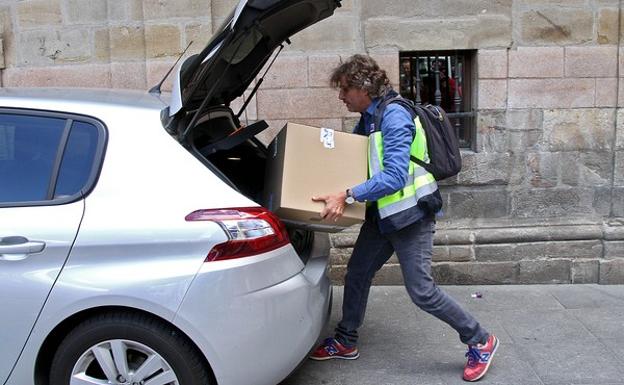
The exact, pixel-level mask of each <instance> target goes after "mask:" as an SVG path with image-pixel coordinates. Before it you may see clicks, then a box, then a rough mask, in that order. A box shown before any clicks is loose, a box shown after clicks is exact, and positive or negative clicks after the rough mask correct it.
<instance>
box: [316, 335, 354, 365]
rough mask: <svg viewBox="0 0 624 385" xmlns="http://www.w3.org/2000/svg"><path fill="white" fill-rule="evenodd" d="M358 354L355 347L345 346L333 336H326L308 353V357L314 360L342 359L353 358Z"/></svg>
mask: <svg viewBox="0 0 624 385" xmlns="http://www.w3.org/2000/svg"><path fill="white" fill-rule="evenodd" d="M359 356H360V353H359V352H358V349H357V347H355V346H353V347H350V348H349V347H346V346H344V345H343V344H341V343H340V342H338V341H337V340H336V339H335V338H326V339H325V341H323V343H322V344H320V345H319V346H318V347H317V348H316V349H315V350H314V352H312V354H311V355H310V359H312V360H316V361H325V360H331V359H332V358H339V359H342V360H355V359H356V358H358V357H359Z"/></svg>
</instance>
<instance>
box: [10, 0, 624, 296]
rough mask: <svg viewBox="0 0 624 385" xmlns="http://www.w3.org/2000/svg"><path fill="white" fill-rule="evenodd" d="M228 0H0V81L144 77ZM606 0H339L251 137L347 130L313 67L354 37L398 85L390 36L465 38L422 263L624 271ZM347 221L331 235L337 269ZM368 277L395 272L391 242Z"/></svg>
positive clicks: (623, 206)
mask: <svg viewBox="0 0 624 385" xmlns="http://www.w3.org/2000/svg"><path fill="white" fill-rule="evenodd" d="M235 3H236V1H234V0H213V1H210V0H98V1H93V0H23V1H17V0H11V1H9V0H0V24H1V28H2V39H3V40H2V43H3V44H2V48H3V57H2V60H0V66H2V67H4V69H3V70H2V84H3V85H4V86H41V85H49V86H93V87H113V88H140V89H147V88H148V87H150V86H152V85H154V84H156V83H157V82H158V81H159V80H160V79H161V78H162V76H163V75H164V73H165V72H166V70H167V69H168V68H169V66H170V65H171V63H172V62H173V61H174V60H175V58H176V57H177V55H179V53H180V52H181V51H182V50H183V49H184V47H186V45H187V44H188V43H189V42H190V41H191V40H193V41H194V44H193V45H192V47H191V52H197V51H199V50H200V49H201V48H202V47H203V45H204V44H205V43H206V41H207V40H208V38H209V37H210V35H211V32H212V31H213V30H214V29H216V28H217V27H218V26H219V24H220V23H221V22H222V20H223V19H224V17H225V16H226V15H227V13H228V12H229V11H230V9H231V8H232V7H233V6H234V5H235ZM619 3H620V2H619V0H550V1H548V0H456V1H442V2H434V3H432V2H430V1H425V0H385V1H379V0H344V1H343V6H342V8H340V9H338V10H337V12H336V14H335V15H334V16H332V17H331V18H329V19H327V20H324V21H322V22H321V23H319V24H317V25H315V26H313V27H311V28H309V29H307V30H305V31H303V32H301V33H299V34H298V35H296V36H294V37H293V38H292V39H291V40H292V45H290V46H288V47H286V48H285V50H284V52H283V53H282V55H281V56H280V57H279V58H278V59H277V61H276V62H275V65H274V66H273V68H272V70H271V71H270V72H269V74H268V76H267V78H266V79H265V81H264V83H263V85H262V86H261V88H260V90H259V92H258V94H257V96H256V97H255V98H254V100H253V101H252V103H251V104H250V107H249V108H248V110H247V114H246V115H245V116H244V117H245V118H246V119H248V120H250V121H254V120H257V119H265V120H267V121H268V122H269V124H270V125H271V129H270V130H269V131H268V132H266V133H264V136H265V138H264V139H269V138H270V137H271V136H272V135H274V134H275V133H276V132H277V130H278V129H279V128H281V126H282V125H283V124H284V122H286V121H287V120H288V121H295V122H300V123H305V124H312V125H316V126H323V127H330V128H334V129H337V130H345V131H348V130H350V129H351V127H352V126H353V124H354V122H355V121H356V120H357V115H355V114H351V113H349V112H348V111H347V110H346V109H345V108H344V106H343V105H342V103H340V102H339V101H338V99H337V93H336V91H335V90H333V89H331V88H330V87H329V86H328V83H327V76H328V72H329V70H330V69H331V68H332V67H333V66H335V65H336V64H337V63H339V62H340V60H341V59H343V58H346V57H348V56H350V55H351V54H353V53H361V52H367V53H369V54H371V55H372V56H373V57H375V58H376V59H377V60H378V61H379V62H380V64H382V66H383V67H385V68H386V69H387V70H388V74H389V76H390V78H391V80H392V82H393V84H395V85H397V84H398V81H399V72H398V67H399V60H398V56H399V52H400V51H404V50H405V51H409V50H442V49H470V50H475V52H476V61H477V65H476V70H475V73H474V74H473V76H474V79H475V82H474V84H475V85H476V86H475V87H474V90H473V95H472V97H473V98H472V99H473V100H475V101H476V103H475V105H474V108H475V110H476V112H477V117H476V129H477V134H476V143H475V146H474V148H473V149H471V150H465V151H464V152H463V159H464V170H463V171H462V173H461V174H460V175H459V176H458V177H456V178H453V179H452V180H450V181H446V182H444V183H443V187H442V191H443V195H444V198H445V202H446V205H445V210H444V211H445V215H444V217H443V218H441V219H440V220H439V222H438V225H439V226H438V227H439V229H438V232H437V234H436V247H435V255H434V274H435V275H436V278H437V279H438V281H439V282H443V283H544V282H547V283H565V282H573V283H589V282H600V283H624V219H623V218H624V120H623V118H624V115H623V114H624V112H623V111H624V110H622V109H621V108H620V107H622V105H623V104H624V101H623V100H624V98H622V97H621V95H622V92H623V91H624V88H623V87H622V84H623V83H622V81H621V74H622V73H623V71H622V68H623V65H624V59H620V58H621V57H622V55H621V54H622V44H621V40H622V39H621V36H620V32H619V31H620V25H619V24H620V17H619V15H620V9H619ZM432 4H435V5H432ZM167 87H168V83H166V84H165V88H167ZM240 103H241V101H237V105H240ZM356 234H357V228H353V229H349V230H347V231H345V232H343V233H341V234H337V235H335V236H333V237H332V241H333V244H334V248H333V249H332V258H333V262H334V268H333V272H332V274H333V277H334V279H335V280H336V281H340V280H341V277H342V275H343V273H344V270H345V263H346V260H347V259H348V256H349V255H350V254H349V253H350V250H351V248H352V246H353V242H354V239H355V236H356ZM376 282H378V283H386V284H388V283H400V282H401V275H400V269H399V267H398V265H397V262H396V258H394V257H393V258H392V259H391V260H390V261H389V263H388V264H387V265H386V266H385V267H384V268H383V269H382V271H381V272H380V273H379V274H378V276H377V278H376Z"/></svg>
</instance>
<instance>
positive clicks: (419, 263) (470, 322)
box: [336, 217, 488, 346]
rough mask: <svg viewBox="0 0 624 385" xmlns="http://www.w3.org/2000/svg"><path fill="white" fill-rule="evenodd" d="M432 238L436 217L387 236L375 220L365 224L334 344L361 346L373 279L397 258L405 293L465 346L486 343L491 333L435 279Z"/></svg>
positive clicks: (348, 277) (349, 268) (347, 279)
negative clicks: (390, 260) (456, 335)
mask: <svg viewBox="0 0 624 385" xmlns="http://www.w3.org/2000/svg"><path fill="white" fill-rule="evenodd" d="M434 232H435V220H434V219H433V218H432V217H425V218H423V219H421V220H419V221H418V222H416V223H414V224H412V225H409V226H407V227H405V228H403V229H401V230H399V231H396V232H393V233H389V234H381V233H380V232H379V228H378V226H377V223H376V221H375V220H369V219H367V220H366V221H365V222H364V224H363V225H362V229H361V230H360V234H359V236H358V239H357V241H356V242H355V247H354V249H353V254H352V255H351V259H350V260H349V263H348V265H347V274H346V276H345V286H344V296H343V300H342V320H341V321H340V323H338V326H337V327H336V339H337V340H338V341H339V342H340V343H342V344H343V345H345V346H355V345H356V344H357V339H358V333H357V329H358V328H359V327H360V326H361V325H362V322H363V321H364V313H365V312H366V303H367V301H368V293H369V291H370V286H371V282H372V279H373V276H374V275H375V273H376V272H377V271H378V270H379V269H381V267H382V266H383V265H384V263H386V261H387V260H388V259H389V258H390V256H392V253H393V252H396V254H397V257H398V258H399V263H400V264H401V271H402V272H403V280H404V282H405V288H406V289H407V292H408V294H409V296H410V298H411V299H412V301H413V302H414V304H416V306H418V307H419V308H421V309H422V310H424V311H426V312H427V313H429V314H431V315H433V316H435V317H437V318H438V319H440V320H442V321H444V322H446V323H447V324H449V325H450V326H451V327H452V328H453V329H455V330H456V331H457V332H458V333H459V338H460V340H461V341H462V342H463V343H465V344H469V345H475V344H477V343H484V342H485V341H486V340H487V338H488V333H487V331H485V330H484V329H483V328H481V326H480V325H479V323H478V322H477V320H476V319H475V318H474V317H473V316H472V315H470V314H469V313H468V312H466V311H465V310H464V309H462V308H461V307H460V306H459V304H458V303H457V302H455V300H453V299H452V298H451V297H449V296H448V295H447V294H446V293H444V292H443V291H442V290H440V288H438V287H437V286H436V284H435V282H434V281H433V278H432V277H431V255H432V251H433V233H434Z"/></svg>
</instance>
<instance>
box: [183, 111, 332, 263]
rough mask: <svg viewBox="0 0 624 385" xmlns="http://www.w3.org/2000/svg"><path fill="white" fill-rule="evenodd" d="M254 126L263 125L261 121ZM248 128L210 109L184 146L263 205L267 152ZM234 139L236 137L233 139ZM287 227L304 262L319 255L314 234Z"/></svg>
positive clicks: (227, 180)
mask: <svg viewBox="0 0 624 385" xmlns="http://www.w3.org/2000/svg"><path fill="white" fill-rule="evenodd" d="M256 124H262V125H265V124H264V122H258V123H256ZM251 128H252V125H250V126H248V127H244V128H240V122H239V121H238V119H237V118H236V116H235V115H234V114H233V112H232V111H231V110H230V109H229V108H227V107H217V108H212V109H210V110H208V111H207V112H206V113H205V114H203V116H202V118H201V119H199V120H198V122H197V124H196V126H195V127H193V129H192V130H191V135H190V136H189V139H188V142H187V143H188V145H189V147H190V149H191V152H192V153H193V154H194V155H195V156H197V157H199V158H200V159H202V160H207V161H208V163H209V164H208V165H209V166H210V168H211V169H212V170H213V171H215V172H216V173H217V175H219V176H220V177H221V178H222V179H224V181H226V182H228V183H230V184H232V185H234V186H235V187H236V188H237V189H238V190H239V191H240V192H241V193H242V194H243V195H245V196H246V197H248V198H250V199H252V200H253V201H255V202H256V203H258V204H260V205H263V196H264V185H265V180H266V178H265V165H266V159H267V153H268V150H267V147H266V146H265V145H264V144H263V143H262V142H260V141H259V140H257V139H256V138H255V136H252V135H250V134H249V133H246V132H245V131H246V130H247V131H252V130H251ZM248 129H250V130H248ZM258 129H260V130H261V129H262V126H258ZM234 136H236V137H237V138H236V139H234V138H233V137H234ZM223 143H226V144H225V145H223ZM286 227H287V228H288V234H289V236H290V242H291V243H292V244H293V246H294V248H295V250H296V251H297V254H299V256H300V257H301V258H302V260H303V261H304V263H305V262H307V260H308V258H309V257H310V255H311V254H316V253H317V252H319V251H313V245H314V243H315V242H314V239H315V232H314V231H311V230H307V229H304V228H302V226H297V224H293V223H287V224H286ZM319 236H320V237H327V234H317V237H319ZM317 243H318V242H317ZM314 249H316V247H314ZM327 252H329V250H327Z"/></svg>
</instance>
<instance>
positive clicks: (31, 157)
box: [0, 114, 66, 203]
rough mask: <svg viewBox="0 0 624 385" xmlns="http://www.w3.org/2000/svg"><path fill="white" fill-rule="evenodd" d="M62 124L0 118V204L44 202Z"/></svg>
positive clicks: (40, 119) (62, 121)
mask: <svg viewBox="0 0 624 385" xmlns="http://www.w3.org/2000/svg"><path fill="white" fill-rule="evenodd" d="M65 124H66V120H65V119H59V118H49V117H39V116H26V115H17V114H0V203H9V202H31V201H41V200H45V199H47V193H48V187H49V185H50V177H51V175H52V169H53V167H54V161H55V159H56V155H57V151H58V146H59V143H60V140H61V136H62V134H63V130H64V128H65Z"/></svg>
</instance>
